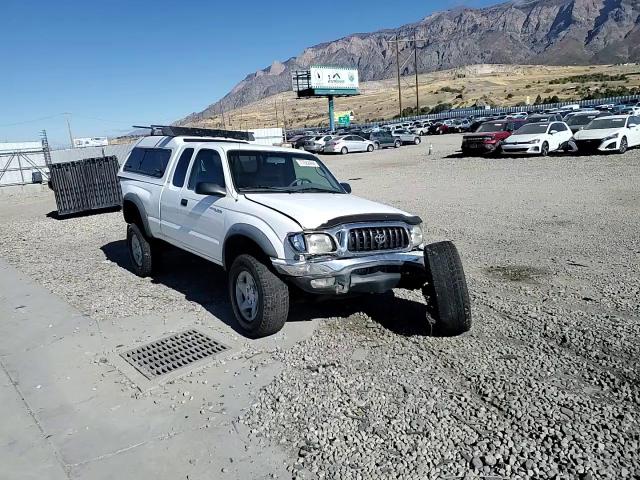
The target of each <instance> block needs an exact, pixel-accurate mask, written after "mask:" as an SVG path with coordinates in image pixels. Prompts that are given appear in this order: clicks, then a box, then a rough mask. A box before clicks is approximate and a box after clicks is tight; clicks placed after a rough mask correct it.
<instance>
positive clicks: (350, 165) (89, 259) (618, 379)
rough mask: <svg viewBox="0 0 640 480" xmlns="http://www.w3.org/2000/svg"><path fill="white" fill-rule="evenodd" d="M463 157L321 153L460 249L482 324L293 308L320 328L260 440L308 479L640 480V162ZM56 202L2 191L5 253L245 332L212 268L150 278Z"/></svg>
mask: <svg viewBox="0 0 640 480" xmlns="http://www.w3.org/2000/svg"><path fill="white" fill-rule="evenodd" d="M430 142H432V143H433V144H434V153H433V154H432V155H428V154H427V149H428V144H429V143H430ZM458 145H459V137H457V136H449V137H438V138H434V139H428V140H426V142H425V143H423V144H422V145H420V146H416V147H404V148H402V149H400V150H387V151H376V152H373V153H371V154H353V155H349V156H346V157H343V156H335V157H333V156H331V157H330V156H323V157H322V158H323V160H324V161H325V162H326V163H327V165H328V166H329V167H330V168H331V169H332V171H333V172H334V173H335V174H336V175H337V176H338V177H339V178H340V180H342V181H348V182H350V183H351V185H352V187H353V191H354V194H356V195H360V196H364V197H367V198H370V199H373V200H378V201H382V202H386V203H389V204H392V205H394V206H396V207H399V208H402V209H405V210H408V211H410V212H413V213H416V214H418V215H420V216H421V217H422V218H423V220H424V221H425V227H426V231H427V238H428V239H429V240H430V241H437V240H442V239H450V240H453V241H454V242H455V243H456V245H457V246H458V249H459V250H460V252H461V255H462V258H463V262H464V266H465V269H466V273H467V276H468V281H469V287H470V291H471V296H472V303H473V317H474V325H473V328H472V331H471V332H469V333H468V334H465V335H463V336H461V337H458V338H434V337H431V336H430V335H429V326H428V322H427V321H426V320H425V318H426V316H425V308H424V305H423V300H422V298H421V297H420V295H417V294H416V293H413V292H408V291H403V290H397V291H395V292H394V295H393V296H390V295H385V296H379V297H374V298H372V299H365V300H362V299H361V300H352V301H349V302H331V303H323V304H319V305H304V304H297V305H295V306H294V317H295V319H296V320H299V321H305V320H308V319H313V318H322V319H324V320H322V321H321V324H320V327H319V328H318V329H317V330H316V332H315V333H314V335H313V336H312V337H311V338H310V339H308V340H305V341H304V342H301V343H298V344H297V345H295V346H294V347H293V348H292V349H290V350H287V351H276V352H273V353H271V355H273V356H274V357H276V358H277V359H278V360H281V361H282V362H283V364H284V370H283V371H282V373H281V374H280V375H279V377H277V378H276V380H275V381H274V382H273V383H271V384H270V385H269V386H267V387H266V388H265V389H264V390H262V392H261V393H260V396H259V397H258V398H257V399H256V400H255V402H254V403H253V406H252V408H251V409H249V410H248V411H247V412H246V414H245V415H244V418H243V419H242V422H243V423H244V424H246V425H248V426H249V428H250V435H251V441H252V442H255V443H256V444H257V445H265V446H266V445H271V446H274V445H275V446H278V448H281V449H282V450H283V451H284V452H286V453H287V455H289V459H290V464H289V470H290V472H291V474H292V476H293V477H300V478H316V477H320V478H341V479H345V478H354V479H364V478H406V479H414V478H463V477H464V478H467V477H466V476H465V475H467V476H468V478H476V477H475V476H483V477H484V478H572V479H573V478H585V479H586V478H591V479H596V478H616V479H618V478H639V477H640V453H639V452H640V425H639V424H638V421H639V418H640V363H639V360H638V359H639V358H640V322H639V320H640V187H639V185H640V150H632V151H630V152H628V153H627V154H625V155H624V156H619V155H610V156H578V157H571V156H551V157H550V158H546V159H541V158H497V159H483V158H458V157H457V156H456V155H454V150H455V149H456V147H457V146H458ZM52 210H54V202H53V200H52V197H51V196H50V195H45V196H42V197H38V198H35V199H30V200H25V199H21V198H19V197H11V198H7V199H3V204H2V206H0V221H1V222H2V229H0V245H2V249H1V250H0V255H1V256H2V257H3V258H4V259H6V260H8V261H9V262H10V263H11V264H13V265H14V266H16V267H18V268H19V269H20V270H22V271H23V272H25V273H27V274H29V275H30V276H32V277H33V278H34V279H36V280H37V281H38V282H39V283H41V284H42V285H44V286H45V287H47V288H48V289H50V290H51V291H52V292H54V293H56V294H57V295H59V296H61V297H62V298H64V299H66V300H67V301H68V302H69V303H71V304H72V305H73V306H75V307H77V308H78V309H79V310H81V311H82V312H83V313H86V314H88V315H90V316H92V317H94V318H96V319H100V320H109V319H112V318H122V317H128V316H134V315H142V314H145V313H153V312H171V311H174V312H190V313H192V314H194V315H196V316H197V317H198V318H200V319H202V321H203V322H221V321H222V322H225V323H228V324H230V325H233V320H232V315H231V311H230V307H229V306H228V304H227V301H226V298H225V287H224V274H223V273H222V272H221V271H220V270H219V269H218V268H217V267H214V266H211V265H208V264H206V263H205V262H203V261H200V260H198V259H195V258H193V257H191V256H188V255H186V254H181V253H173V254H171V255H170V258H168V260H167V262H166V265H165V267H164V270H163V271H162V272H160V273H159V274H157V275H156V276H155V277H153V278H152V279H139V278H137V277H135V276H134V275H133V274H132V273H131V272H130V271H129V269H128V257H127V253H126V249H125V243H124V234H125V228H124V224H123V221H122V217H121V214H120V213H118V212H114V213H106V214H101V215H92V216H84V217H79V218H72V219H67V220H57V219H56V218H55V217H54V216H53V215H47V214H48V213H50V212H51V211H52ZM309 328H311V327H309Z"/></svg>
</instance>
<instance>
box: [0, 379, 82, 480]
mask: <svg viewBox="0 0 640 480" xmlns="http://www.w3.org/2000/svg"><path fill="white" fill-rule="evenodd" d="M0 405H2V416H3V419H2V421H1V422H0V465H1V466H2V467H1V468H2V473H0V476H1V477H2V478H7V479H14V478H15V479H18V478H19V479H21V480H23V479H24V480H28V479H34V480H36V479H37V480H42V479H43V478H46V479H51V480H58V479H68V478H69V477H68V476H67V473H66V471H65V469H64V468H63V465H62V462H61V461H60V459H59V458H58V457H57V456H56V453H55V451H54V450H53V448H52V447H51V444H50V443H49V441H48V440H47V439H46V438H45V436H44V435H43V432H42V430H41V429H40V427H39V426H38V424H37V423H36V421H35V419H34V418H33V416H31V415H30V413H29V411H28V409H27V407H26V405H25V403H24V402H23V400H22V398H21V396H20V393H19V391H18V389H17V388H16V387H15V385H14V384H13V383H12V382H11V379H10V378H9V377H8V376H7V374H6V373H5V371H4V370H3V369H0Z"/></svg>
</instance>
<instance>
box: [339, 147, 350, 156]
mask: <svg viewBox="0 0 640 480" xmlns="http://www.w3.org/2000/svg"><path fill="white" fill-rule="evenodd" d="M340 153H341V154H342V155H346V154H347V153H349V149H348V148H347V147H342V150H340Z"/></svg>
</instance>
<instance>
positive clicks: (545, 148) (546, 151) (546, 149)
mask: <svg viewBox="0 0 640 480" xmlns="http://www.w3.org/2000/svg"><path fill="white" fill-rule="evenodd" d="M540 155H542V156H543V157H546V156H548V155H549V144H548V143H547V142H543V143H542V147H540Z"/></svg>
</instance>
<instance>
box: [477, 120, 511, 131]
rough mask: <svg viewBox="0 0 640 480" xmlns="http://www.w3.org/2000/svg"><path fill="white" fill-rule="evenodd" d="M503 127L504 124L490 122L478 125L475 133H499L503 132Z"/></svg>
mask: <svg viewBox="0 0 640 480" xmlns="http://www.w3.org/2000/svg"><path fill="white" fill-rule="evenodd" d="M504 126H505V124H504V123H492V122H488V123H483V124H482V125H480V128H478V130H476V132H480V133H483V132H484V133H486V132H501V131H503V130H504Z"/></svg>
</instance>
